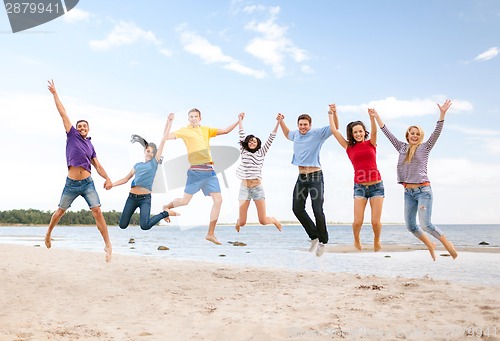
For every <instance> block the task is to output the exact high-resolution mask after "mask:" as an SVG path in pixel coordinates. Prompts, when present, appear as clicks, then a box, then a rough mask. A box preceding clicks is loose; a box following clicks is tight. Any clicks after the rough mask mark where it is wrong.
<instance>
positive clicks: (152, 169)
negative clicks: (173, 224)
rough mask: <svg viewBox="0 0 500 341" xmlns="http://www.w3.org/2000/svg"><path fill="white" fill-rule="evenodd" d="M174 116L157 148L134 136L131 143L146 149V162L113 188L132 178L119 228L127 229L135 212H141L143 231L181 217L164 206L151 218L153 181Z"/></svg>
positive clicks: (133, 169) (138, 165) (114, 184)
mask: <svg viewBox="0 0 500 341" xmlns="http://www.w3.org/2000/svg"><path fill="white" fill-rule="evenodd" d="M173 120H174V114H170V115H169V116H168V119H167V123H166V125H165V129H164V132H163V138H162V139H161V142H160V145H159V147H158V148H157V147H156V145H155V144H154V143H151V142H150V143H148V142H147V141H146V140H145V139H144V138H142V137H141V136H139V135H132V139H131V142H132V143H134V142H139V143H140V144H141V145H142V146H143V147H144V158H145V161H144V162H138V163H136V164H135V165H134V168H132V170H131V171H130V173H128V174H127V175H126V176H125V177H124V178H123V179H120V180H118V181H116V182H114V183H113V187H115V186H119V185H123V184H125V183H127V182H128V181H129V180H130V179H132V177H134V176H135V177H134V180H132V186H131V188H130V193H129V196H128V198H127V201H126V202H125V207H124V208H123V211H122V215H121V217H120V222H119V226H120V228H122V229H125V228H127V227H128V225H129V224H130V219H131V218H132V215H133V214H134V212H135V210H136V209H137V208H139V210H140V215H139V216H140V227H141V229H143V230H149V229H150V228H152V227H153V226H155V225H156V224H157V223H158V222H159V221H160V220H162V219H165V221H166V222H167V223H169V222H170V216H176V215H179V214H178V213H177V212H175V211H173V210H170V209H167V208H166V206H163V211H162V212H161V213H158V214H157V215H154V216H152V217H151V216H150V213H151V192H152V188H153V180H154V178H155V174H156V170H157V169H158V164H159V163H161V160H162V153H163V147H164V146H165V142H166V141H167V135H168V134H169V132H170V128H171V126H172V121H173Z"/></svg>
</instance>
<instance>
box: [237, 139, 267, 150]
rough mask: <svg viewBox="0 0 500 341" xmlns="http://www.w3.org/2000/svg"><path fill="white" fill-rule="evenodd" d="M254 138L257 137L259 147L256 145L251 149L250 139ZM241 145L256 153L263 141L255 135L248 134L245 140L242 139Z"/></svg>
mask: <svg viewBox="0 0 500 341" xmlns="http://www.w3.org/2000/svg"><path fill="white" fill-rule="evenodd" d="M252 138H255V139H256V140H257V147H255V149H250V148H249V147H248V141H250V139H252ZM240 145H241V147H243V149H245V150H247V151H249V152H250V153H255V152H256V151H258V150H259V149H260V147H261V145H262V142H261V141H260V139H259V138H258V137H257V136H255V135H247V136H246V137H245V139H244V140H243V141H240Z"/></svg>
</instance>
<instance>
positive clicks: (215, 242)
mask: <svg viewBox="0 0 500 341" xmlns="http://www.w3.org/2000/svg"><path fill="white" fill-rule="evenodd" d="M205 239H206V240H208V241H209V242H212V243H214V244H216V245H222V243H221V242H220V241H218V240H217V238H216V237H215V235H213V234H212V235H210V234H207V236H206V237H205Z"/></svg>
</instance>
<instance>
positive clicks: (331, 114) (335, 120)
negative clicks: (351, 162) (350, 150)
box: [328, 104, 349, 149]
mask: <svg viewBox="0 0 500 341" xmlns="http://www.w3.org/2000/svg"><path fill="white" fill-rule="evenodd" d="M328 107H329V109H328V120H329V121H330V130H331V131H332V134H333V136H335V138H336V139H337V141H338V142H339V144H340V145H341V146H342V147H343V148H344V149H347V147H348V146H349V143H348V142H347V140H346V139H345V138H344V137H343V136H342V134H341V133H340V131H339V130H338V129H339V117H338V116H337V106H336V105H335V104H330V105H329V106H328Z"/></svg>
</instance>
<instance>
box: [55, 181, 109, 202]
mask: <svg viewBox="0 0 500 341" xmlns="http://www.w3.org/2000/svg"><path fill="white" fill-rule="evenodd" d="M80 195H81V196H82V197H83V198H84V199H85V201H86V202H87V204H88V205H89V207H90V208H94V207H99V206H101V202H100V201H99V195H97V191H96V190H95V187H94V180H92V177H90V176H89V177H88V178H86V179H83V180H73V179H70V178H66V185H64V189H63V192H62V195H61V200H60V201H59V208H61V209H63V210H67V209H68V208H70V207H71V203H73V201H74V200H75V199H76V198H77V197H78V196H80Z"/></svg>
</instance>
